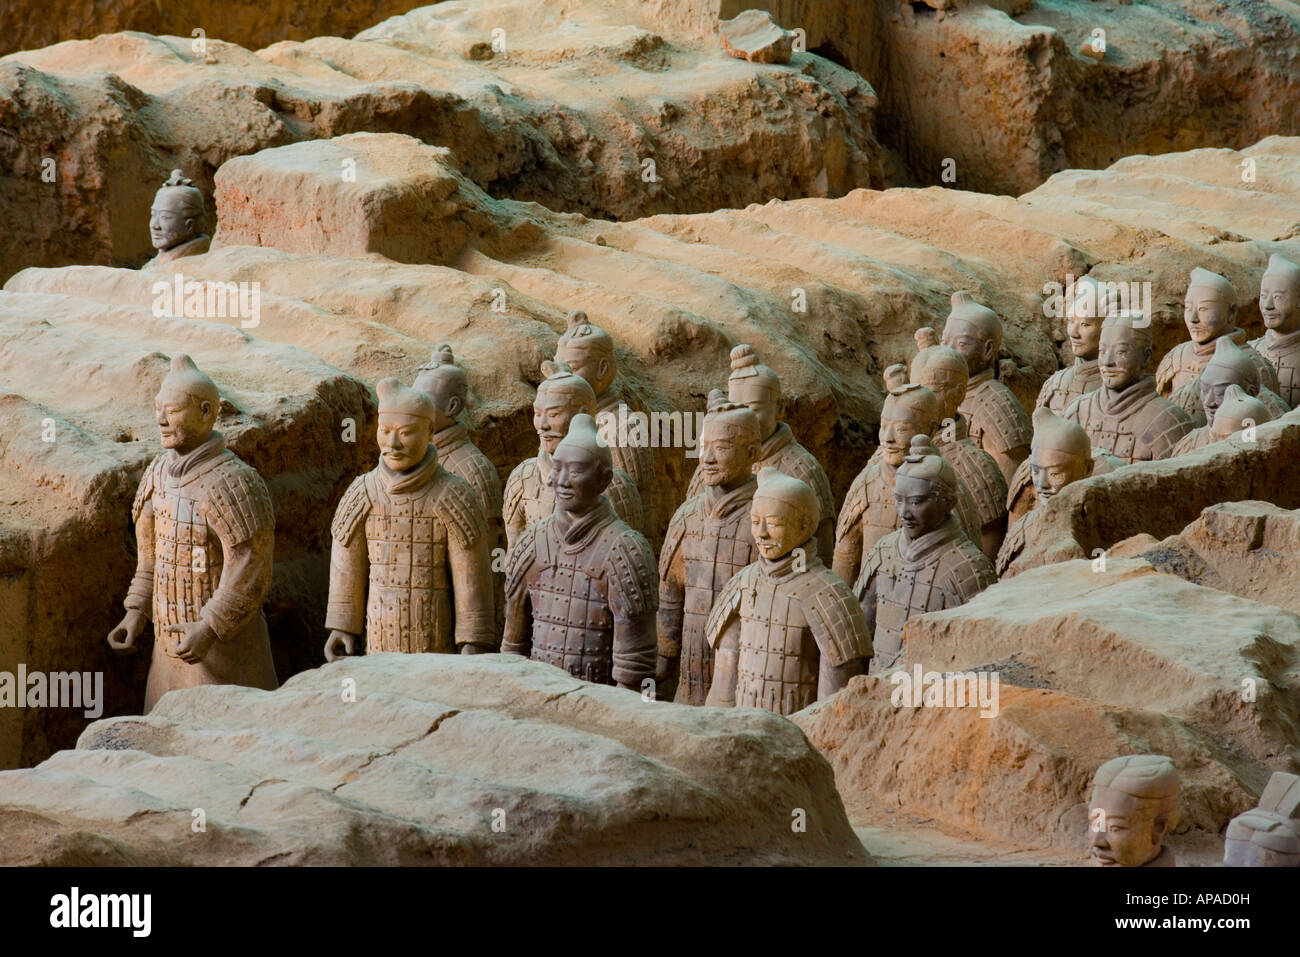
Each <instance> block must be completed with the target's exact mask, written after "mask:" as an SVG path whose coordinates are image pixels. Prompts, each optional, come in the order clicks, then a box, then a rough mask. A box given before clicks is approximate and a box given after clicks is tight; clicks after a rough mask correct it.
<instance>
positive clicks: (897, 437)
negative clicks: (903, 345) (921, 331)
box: [880, 363, 942, 468]
mask: <svg viewBox="0 0 1300 957" xmlns="http://www.w3.org/2000/svg"><path fill="white" fill-rule="evenodd" d="M885 385H886V386H888V388H889V395H888V396H886V397H885V404H884V406H882V407H881V409H880V450H881V455H882V457H883V458H884V460H885V462H886V463H887V464H888V465H889V466H890V467H892V468H898V466H900V465H902V464H903V458H904V457H905V456H906V455H907V452H908V450H909V449H910V448H911V447H912V438H913V436H916V435H930V434H931V433H932V432H934V431H935V430H936V429H937V428H938V427H939V423H940V422H941V421H942V419H941V418H940V416H939V411H940V410H939V399H938V397H937V396H936V395H935V394H934V393H933V392H931V391H930V390H929V389H927V388H926V387H925V386H923V385H917V384H915V383H910V382H908V381H907V367H906V366H904V365H903V364H902V363H899V364H897V365H892V366H890V367H889V368H888V369H886V370H885Z"/></svg>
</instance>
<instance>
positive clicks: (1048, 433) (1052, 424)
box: [1029, 406, 1093, 505]
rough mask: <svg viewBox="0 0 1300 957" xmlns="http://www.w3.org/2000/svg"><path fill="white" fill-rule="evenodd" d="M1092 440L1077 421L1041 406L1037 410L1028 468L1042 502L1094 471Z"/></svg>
mask: <svg viewBox="0 0 1300 957" xmlns="http://www.w3.org/2000/svg"><path fill="white" fill-rule="evenodd" d="M1092 467H1093V459H1092V443H1091V442H1089V440H1088V433H1087V432H1085V431H1083V427H1082V426H1080V425H1079V424H1078V423H1077V422H1072V421H1070V420H1069V419H1063V418H1061V417H1060V416H1058V415H1055V414H1053V412H1052V410H1051V409H1048V408H1045V407H1043V406H1039V407H1038V408H1037V409H1035V410H1034V440H1033V442H1032V444H1031V445H1030V449H1029V471H1030V474H1031V476H1032V477H1033V480H1034V491H1035V492H1036V493H1037V495H1038V502H1039V504H1040V505H1041V504H1043V503H1044V502H1046V501H1047V500H1048V499H1050V498H1051V497H1052V496H1053V495H1055V494H1057V493H1058V492H1059V491H1061V489H1063V488H1065V487H1066V486H1067V485H1069V484H1070V483H1071V482H1077V481H1079V480H1080V479H1086V478H1087V477H1088V476H1089V475H1091V474H1092Z"/></svg>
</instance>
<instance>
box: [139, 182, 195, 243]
mask: <svg viewBox="0 0 1300 957" xmlns="http://www.w3.org/2000/svg"><path fill="white" fill-rule="evenodd" d="M202 235H204V232H203V193H201V192H200V191H199V188H198V187H197V186H195V185H194V181H193V180H190V179H187V178H186V177H184V176H182V175H181V171H180V170H178V169H174V170H172V174H171V176H169V177H168V178H167V181H166V182H165V183H163V184H162V186H161V187H160V188H159V189H158V192H157V193H156V194H155V195H154V200H153V206H152V208H151V209H150V210H149V238H150V240H151V241H152V242H153V247H154V249H157V250H159V251H165V250H168V249H171V248H173V247H175V246H179V245H180V244H181V243H183V242H187V241H189V240H191V239H195V238H197V237H199V236H202Z"/></svg>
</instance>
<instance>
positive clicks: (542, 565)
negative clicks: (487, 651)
mask: <svg viewBox="0 0 1300 957" xmlns="http://www.w3.org/2000/svg"><path fill="white" fill-rule="evenodd" d="M552 468H553V470H554V471H553V484H554V488H555V508H554V510H553V511H552V512H551V514H550V515H547V516H546V517H545V518H542V519H541V520H540V521H537V522H534V523H533V524H531V525H529V526H528V527H527V528H526V529H524V531H523V532H522V533H521V534H520V536H519V538H518V539H517V540H516V541H515V544H514V547H513V548H511V550H510V558H509V562H508V565H507V567H506V631H505V638H504V640H503V641H502V643H501V650H502V651H503V652H507V653H510V654H516V655H524V656H525V657H531V658H532V659H533V660H534V661H545V662H547V663H548V664H552V665H555V666H556V667H557V668H563V669H564V670H565V671H567V672H569V674H571V675H573V676H574V677H575V678H583V679H585V680H587V681H594V682H596V683H598V684H617V685H618V686H619V687H622V688H628V689H630V690H633V691H640V690H641V689H642V682H644V681H645V680H647V679H649V678H651V677H652V676H653V675H654V673H655V657H656V655H655V648H656V642H655V612H656V610H657V608H658V594H657V590H656V584H657V583H656V581H655V563H654V554H653V553H652V552H651V551H650V544H649V543H648V542H647V541H646V540H645V538H644V537H643V536H642V535H641V533H640V532H637V531H634V530H633V529H632V528H631V527H629V526H628V524H627V523H626V522H624V521H623V520H621V519H620V518H619V517H618V516H617V515H615V514H614V510H613V508H611V507H610V504H609V500H608V499H607V498H605V496H604V494H603V493H604V491H605V489H606V487H608V485H609V483H610V480H611V477H612V475H613V472H614V464H613V456H612V455H611V453H610V450H609V446H608V445H606V444H605V442H604V440H603V439H601V437H600V435H599V434H598V433H597V429H596V421H595V419H593V418H592V417H591V416H590V415H588V414H587V413H585V412H582V413H579V414H577V415H575V416H573V418H572V420H571V421H570V423H569V431H568V434H567V435H566V436H565V437H564V439H563V441H561V442H560V443H559V444H558V445H557V446H556V447H555V451H554V453H553V461H552Z"/></svg>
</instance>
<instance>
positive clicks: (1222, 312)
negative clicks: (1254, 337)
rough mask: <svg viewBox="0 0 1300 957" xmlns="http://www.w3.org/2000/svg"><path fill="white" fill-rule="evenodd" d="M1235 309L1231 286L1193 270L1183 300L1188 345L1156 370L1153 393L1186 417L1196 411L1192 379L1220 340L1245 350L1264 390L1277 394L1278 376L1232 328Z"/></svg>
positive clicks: (1203, 271) (1167, 355)
mask: <svg viewBox="0 0 1300 957" xmlns="http://www.w3.org/2000/svg"><path fill="white" fill-rule="evenodd" d="M1236 305H1237V293H1236V290H1234V289H1233V288H1232V283H1230V282H1228V280H1226V279H1225V278H1223V277H1222V276H1220V275H1219V274H1218V273H1213V272H1210V271H1209V270H1208V269H1200V268H1196V269H1193V270H1192V275H1191V279H1190V280H1189V282H1188V286H1187V295H1186V297H1185V298H1184V299H1183V321H1184V322H1185V323H1186V324H1187V332H1188V334H1189V335H1190V336H1191V337H1192V338H1191V341H1190V342H1182V343H1179V344H1178V345H1176V346H1174V347H1173V348H1172V349H1170V350H1169V351H1168V352H1167V353H1165V357H1164V358H1163V359H1161V360H1160V365H1159V366H1157V367H1156V391H1157V392H1158V393H1159V394H1160V395H1162V396H1168V397H1169V398H1170V399H1172V400H1173V402H1174V404H1175V405H1177V406H1178V407H1179V408H1181V409H1182V410H1183V411H1184V412H1186V413H1187V414H1188V415H1192V414H1194V413H1195V412H1196V410H1197V408H1199V402H1198V396H1197V387H1196V385H1195V379H1196V377H1197V376H1198V375H1200V374H1201V370H1202V369H1204V368H1205V366H1206V363H1208V362H1209V361H1210V357H1211V356H1213V355H1214V344H1215V342H1216V341H1217V340H1218V339H1219V338H1220V337H1222V336H1228V337H1230V338H1231V339H1232V341H1233V342H1235V343H1236V344H1237V345H1239V346H1243V347H1245V349H1246V350H1247V354H1248V355H1249V356H1250V361H1251V362H1253V363H1255V365H1256V367H1257V368H1258V369H1259V381H1260V382H1261V383H1262V384H1263V386H1264V388H1266V389H1272V390H1273V391H1274V392H1276V391H1277V373H1276V372H1275V371H1274V370H1273V367H1272V366H1271V365H1269V362H1268V360H1267V359H1265V358H1264V357H1263V356H1261V355H1260V354H1259V353H1258V352H1256V351H1255V350H1254V349H1252V348H1250V346H1248V345H1246V330H1245V329H1239V328H1237V327H1236V326H1235V325H1233V322H1232V318H1233V313H1234V312H1235V311H1236Z"/></svg>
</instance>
